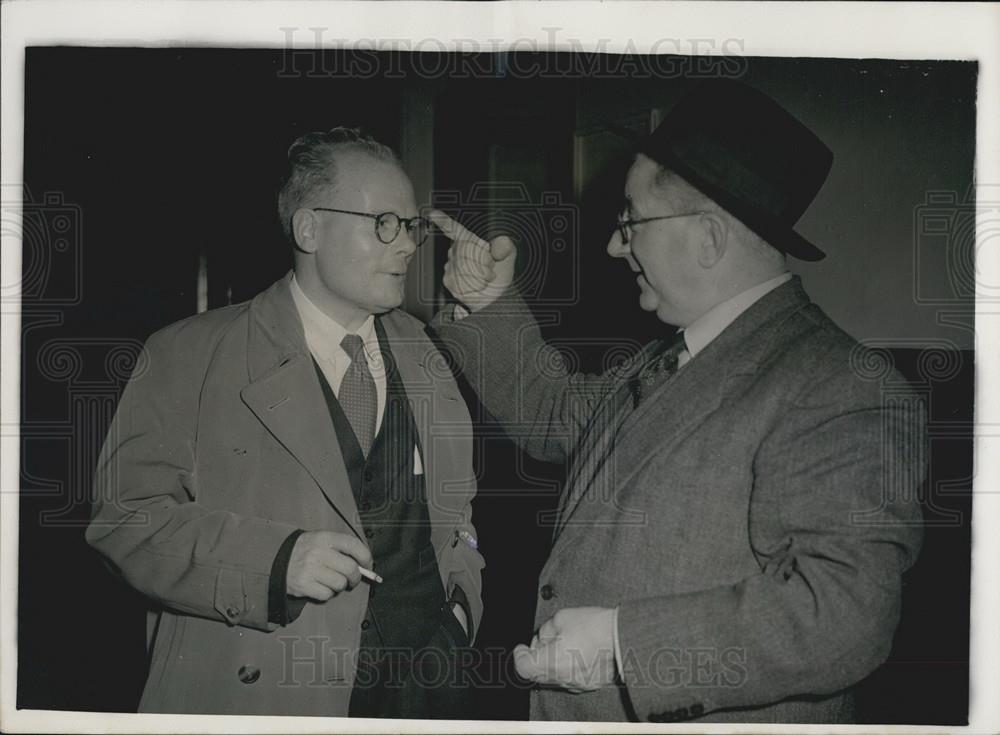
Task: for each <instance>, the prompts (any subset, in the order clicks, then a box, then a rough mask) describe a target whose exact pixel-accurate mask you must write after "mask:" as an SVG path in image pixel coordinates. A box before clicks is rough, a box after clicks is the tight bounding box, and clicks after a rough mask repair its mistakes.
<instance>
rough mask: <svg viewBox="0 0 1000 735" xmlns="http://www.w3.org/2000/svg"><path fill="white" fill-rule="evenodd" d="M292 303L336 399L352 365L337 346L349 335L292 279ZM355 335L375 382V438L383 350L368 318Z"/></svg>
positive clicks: (381, 408)
mask: <svg viewBox="0 0 1000 735" xmlns="http://www.w3.org/2000/svg"><path fill="white" fill-rule="evenodd" d="M292 300H293V301H294V302H295V308H296V309H297V310H298V312H299V318H300V319H301V320H302V328H303V329H304V330H305V333H306V344H307V345H308V346H309V351H310V352H311V353H312V356H313V358H314V359H315V360H316V364H318V365H319V367H320V370H322V371H323V375H324V377H325V378H326V382H327V383H329V384H330V389H331V390H332V391H333V394H334V395H335V396H338V397H339V395H340V384H341V382H342V381H343V380H344V373H346V372H347V368H348V367H350V365H351V357H350V355H348V354H347V353H346V352H344V348H342V347H341V346H340V342H341V340H343V339H344V336H345V335H346V334H348V331H347V330H346V329H344V327H343V326H342V325H341V324H340V323H339V322H337V321H336V320H335V319H331V318H330V317H328V316H327V315H326V314H324V313H323V312H322V311H320V309H319V307H318V306H316V304H314V303H313V302H312V301H310V300H309V297H308V296H306V294H305V292H304V291H303V290H302V287H301V286H299V283H298V281H296V280H295V276H292ZM355 334H357V335H358V336H359V337H361V341H362V342H363V343H364V347H365V358H366V359H367V361H368V369H369V371H371V374H372V378H373V379H374V380H375V395H376V397H377V404H376V413H375V435H376V436H378V432H379V429H380V428H381V426H382V414H383V413H385V400H386V398H385V394H386V380H385V363H384V362H383V360H382V350H381V349H380V348H379V344H378V335H377V334H376V333H375V317H374V316H373V315H369V316H368V318H367V319H365V322H364V324H362V325H361V327H360V328H359V329H358V331H357V332H355Z"/></svg>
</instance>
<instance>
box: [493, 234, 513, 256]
mask: <svg viewBox="0 0 1000 735" xmlns="http://www.w3.org/2000/svg"><path fill="white" fill-rule="evenodd" d="M516 249H517V248H516V246H515V245H514V241H513V240H511V239H510V238H509V237H507V236H506V235H500V236H498V237H495V238H493V239H492V240H490V255H492V256H493V260H495V261H497V262H499V261H501V260H507V258H509V257H510V255H511V253H513V252H514V251H515V250H516Z"/></svg>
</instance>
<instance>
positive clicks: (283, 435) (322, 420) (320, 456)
mask: <svg viewBox="0 0 1000 735" xmlns="http://www.w3.org/2000/svg"><path fill="white" fill-rule="evenodd" d="M290 281H291V274H289V275H288V276H286V277H285V278H284V279H282V280H281V281H279V282H278V283H276V284H274V285H273V286H272V287H271V288H269V289H268V290H267V291H265V292H263V293H261V294H260V295H258V296H257V297H256V298H255V299H254V300H253V302H252V303H251V305H250V323H249V327H248V330H249V331H248V334H247V361H248V365H247V368H248V372H249V376H250V383H249V384H248V385H247V386H246V387H245V388H243V390H242V391H241V392H240V395H241V397H242V398H243V402H244V403H245V404H246V405H247V407H248V408H249V409H250V410H251V411H253V413H254V415H256V416H257V418H258V419H259V420H260V422H261V423H262V424H264V426H265V427H267V429H268V431H270V432H271V434H272V435H273V436H274V438H275V439H277V440H278V442H280V443H281V445H282V446H283V447H284V448H285V449H286V450H288V452H289V453H290V454H291V455H292V456H293V457H295V459H296V460H297V461H298V462H299V464H301V465H302V467H303V468H304V469H305V470H306V471H307V472H308V473H309V474H310V475H311V476H312V478H313V479H314V480H315V481H316V484H317V485H319V487H320V489H321V490H322V491H323V493H324V495H326V498H327V500H328V501H329V502H330V505H331V506H333V509H334V510H335V511H336V512H337V513H338V514H339V515H340V516H341V518H343V519H344V521H345V522H346V523H347V524H348V525H349V526H350V527H351V529H352V530H353V531H354V533H355V534H357V535H358V537H359V538H362V537H361V534H360V529H361V520H360V516H359V514H358V508H357V503H356V502H355V500H354V495H353V493H352V491H351V483H350V480H349V478H348V476H347V468H346V466H345V465H344V458H343V456H341V453H340V445H339V444H338V443H337V436H336V433H335V430H334V428H333V422H332V421H331V420H330V411H329V409H328V408H327V405H326V401H325V400H324V398H323V393H322V389H321V388H320V385H319V379H318V378H317V376H316V371H315V369H314V367H313V363H312V357H311V355H310V353H309V348H308V347H307V345H306V340H305V332H304V331H303V328H302V322H301V320H300V318H299V315H298V311H297V310H296V308H295V302H294V301H293V300H292V295H291V291H290V289H289V284H290Z"/></svg>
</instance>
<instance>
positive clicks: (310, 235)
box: [292, 209, 319, 253]
mask: <svg viewBox="0 0 1000 735" xmlns="http://www.w3.org/2000/svg"><path fill="white" fill-rule="evenodd" d="M318 226H319V223H318V222H317V219H316V215H315V214H314V213H313V212H312V210H309V209H296V210H295V214H293V215H292V237H293V238H294V239H295V247H296V249H298V250H301V251H302V252H303V253H315V252H316V248H317V247H318V245H319V241H318V239H317V232H316V228H317V227H318Z"/></svg>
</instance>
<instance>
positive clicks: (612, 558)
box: [434, 278, 925, 722]
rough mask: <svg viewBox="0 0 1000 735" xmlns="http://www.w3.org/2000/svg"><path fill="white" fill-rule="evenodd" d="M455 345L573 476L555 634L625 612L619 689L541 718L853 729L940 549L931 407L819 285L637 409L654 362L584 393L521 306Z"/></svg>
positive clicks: (780, 301)
mask: <svg viewBox="0 0 1000 735" xmlns="http://www.w3.org/2000/svg"><path fill="white" fill-rule="evenodd" d="M434 326H435V329H436V331H437V332H438V335H439V337H440V339H441V340H442V342H443V343H444V345H446V346H447V347H448V349H449V350H450V351H451V352H452V353H453V354H454V355H455V359H456V360H457V362H458V364H459V365H460V366H461V367H462V369H463V371H464V374H465V376H466V378H467V379H468V380H469V381H470V383H471V384H472V386H473V387H474V389H475V390H476V391H477V392H478V394H479V396H480V398H481V400H482V402H483V404H484V406H485V407H486V408H487V410H489V411H490V412H491V413H492V414H493V415H494V416H496V417H497V419H498V420H499V421H500V422H501V423H502V424H503V425H504V426H505V427H506V428H507V431H508V432H509V433H510V435H511V436H512V437H513V438H514V439H515V440H516V441H517V442H518V443H519V444H520V445H521V446H522V447H523V448H524V449H525V450H526V451H527V452H529V453H530V454H531V455H533V456H534V457H537V458H539V459H542V460H549V461H554V462H565V463H567V465H568V473H567V479H566V483H565V486H564V490H563V496H562V502H561V506H560V510H559V513H558V516H557V517H556V518H554V519H553V523H554V527H555V528H554V541H553V547H552V550H551V553H550V556H549V559H548V561H547V562H546V564H545V566H544V568H543V570H542V573H541V576H540V579H539V591H540V595H539V597H538V598H537V599H538V602H537V613H536V627H537V626H538V625H540V624H541V623H542V622H544V621H545V620H546V619H548V618H550V617H551V616H552V615H553V614H554V613H555V612H556V611H557V610H559V609H561V608H568V607H581V606H591V605H594V606H602V607H615V606H618V607H619V616H618V632H619V639H620V644H621V648H620V654H621V659H622V677H621V678H620V679H619V684H618V685H617V686H609V687H605V688H603V689H600V690H598V691H595V692H591V693H586V694H570V693H566V692H563V691H559V690H550V689H545V690H535V691H534V692H533V694H532V706H531V714H532V717H533V718H537V719H555V720H577V721H589V720H640V721H651V722H671V721H681V720H702V721H734V722H847V721H850V720H851V719H852V717H853V703H852V695H851V688H852V687H853V686H854V685H855V684H857V683H858V682H859V681H860V680H861V679H862V678H864V677H865V676H866V675H867V674H869V673H870V672H871V671H872V670H873V669H874V668H875V667H876V666H877V665H878V664H879V663H880V662H881V661H883V660H884V658H885V657H886V656H887V654H888V651H889V649H890V646H891V643H892V637H893V632H894V630H895V627H896V624H897V621H898V617H899V613H900V586H901V574H902V573H903V571H904V570H905V569H906V568H907V567H909V566H910V565H911V564H912V563H913V561H914V559H915V557H916V554H917V552H918V549H919V545H920V542H921V538H922V531H921V511H920V509H919V505H918V503H917V489H918V486H919V485H920V483H921V482H922V480H923V477H924V471H925V468H924V455H923V445H924V441H925V438H924V432H925V429H924V425H925V421H924V407H923V404H922V403H921V401H920V399H919V398H917V397H916V396H915V395H914V394H913V393H912V392H911V391H909V389H908V386H906V383H905V382H904V381H903V378H902V377H901V376H899V375H898V374H896V373H889V374H888V375H884V376H883V377H882V378H881V379H880V380H872V379H866V377H865V376H870V375H871V374H872V373H871V370H867V371H866V370H864V369H862V368H863V366H864V365H865V362H866V361H867V360H870V359H871V358H872V355H871V354H870V353H868V352H866V351H865V350H863V349H861V348H860V347H859V345H858V344H857V343H856V342H855V341H854V340H853V339H851V338H850V337H849V336H848V335H846V334H845V333H844V332H842V331H841V330H840V329H839V328H837V326H836V325H835V324H834V323H833V322H832V321H831V320H830V319H829V318H828V317H827V316H826V315H825V314H824V313H823V312H822V311H821V310H820V309H819V308H818V307H817V306H815V305H814V304H812V303H811V302H810V301H809V299H808V297H807V295H806V294H805V292H804V291H803V289H802V286H801V282H800V281H799V279H798V278H793V279H792V280H791V281H789V282H788V283H785V284H783V285H781V286H779V287H778V288H776V289H775V290H773V291H772V292H770V293H769V294H767V295H766V296H764V297H763V298H762V299H761V300H759V301H758V302H756V303H755V304H754V305H752V306H751V307H750V308H749V309H748V310H747V311H745V312H744V313H743V314H741V315H740V316H739V317H738V318H737V319H736V320H735V321H734V322H733V323H732V324H731V325H730V326H729V327H727V328H726V329H725V330H724V331H723V332H722V334H720V335H719V336H718V337H717V338H716V339H715V340H714V341H712V342H711V343H710V344H709V345H707V346H706V347H705V349H704V350H703V351H701V352H699V353H698V354H697V355H696V356H695V357H694V358H693V359H692V360H691V361H690V362H689V363H687V364H686V365H685V366H684V367H683V368H682V369H681V370H680V371H679V372H678V373H677V374H676V375H675V376H674V377H673V378H672V379H671V380H670V381H669V382H667V383H666V384H665V385H663V386H661V387H659V388H658V389H657V390H656V391H655V392H654V393H653V394H652V395H651V396H650V397H649V398H648V399H644V400H643V402H642V403H641V404H639V406H638V407H637V408H634V407H633V405H634V404H633V397H632V389H631V386H630V378H631V377H632V376H634V374H635V373H636V372H637V371H638V369H639V368H640V367H641V366H642V364H643V362H644V361H645V359H646V358H647V357H648V355H649V351H650V346H647V348H646V349H645V350H643V351H641V352H640V353H639V354H638V355H637V356H636V357H635V359H633V360H631V361H630V362H628V363H626V364H625V365H624V366H622V367H620V368H617V369H614V370H612V371H609V372H607V373H605V374H602V375H581V374H570V373H568V372H567V371H566V369H565V365H564V363H563V361H562V359H561V357H560V356H559V353H557V352H556V351H555V350H554V349H553V348H551V347H549V346H546V345H545V343H544V342H543V340H542V338H541V334H540V332H539V329H538V326H537V324H536V323H535V322H534V320H533V319H532V317H531V315H530V312H529V310H528V309H527V308H526V306H525V304H524V303H523V301H521V300H520V298H519V297H518V296H517V295H516V294H513V293H509V294H507V295H506V296H505V297H504V298H503V299H501V300H498V301H497V302H495V303H494V304H492V305H491V306H489V307H487V308H485V309H483V310H481V311H479V312H477V313H475V314H473V315H471V316H469V317H467V318H465V319H462V320H459V321H455V320H454V319H453V317H451V316H450V314H449V313H445V312H443V313H442V314H440V315H439V316H438V318H437V319H436V321H435V323H434ZM886 387H891V388H892V390H889V391H887V390H885V388H886ZM487 471H488V468H487ZM529 635H530V631H526V632H525V640H527V638H528V637H529Z"/></svg>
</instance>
